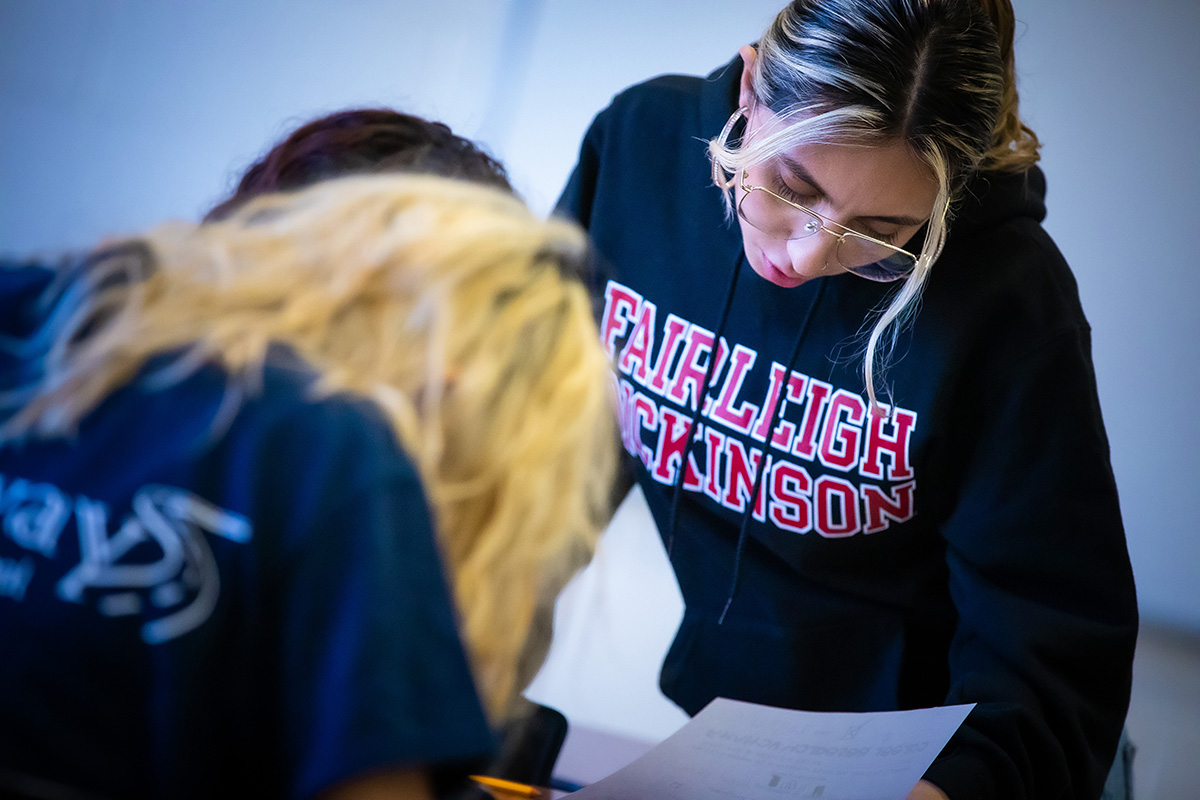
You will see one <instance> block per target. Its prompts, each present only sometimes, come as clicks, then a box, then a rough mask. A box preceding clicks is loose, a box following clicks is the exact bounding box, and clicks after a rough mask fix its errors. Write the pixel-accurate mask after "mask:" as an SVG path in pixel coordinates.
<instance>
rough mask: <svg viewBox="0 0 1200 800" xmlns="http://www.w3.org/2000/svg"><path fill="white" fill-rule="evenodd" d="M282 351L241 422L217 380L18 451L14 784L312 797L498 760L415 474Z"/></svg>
mask: <svg viewBox="0 0 1200 800" xmlns="http://www.w3.org/2000/svg"><path fill="white" fill-rule="evenodd" d="M281 355H283V354H281V353H275V354H274V356H273V358H272V359H271V362H270V363H269V364H268V366H267V368H266V369H265V372H264V374H263V381H262V385H261V391H259V392H257V393H255V394H253V395H252V396H250V397H248V398H244V399H243V402H242V404H241V405H240V406H236V407H235V408H236V411H235V413H234V414H233V415H232V416H231V418H229V419H222V408H228V407H229V406H223V405H222V404H223V401H225V400H226V399H227V395H226V377H225V375H224V373H223V372H221V371H220V370H218V369H216V368H206V369H203V370H202V371H200V372H199V373H198V374H196V375H193V376H192V377H191V378H189V379H187V380H186V381H184V382H183V383H180V384H178V385H176V386H174V387H172V388H170V389H166V390H162V391H153V390H152V389H151V388H149V387H148V386H147V385H144V384H141V383H135V384H133V385H130V386H128V387H126V388H125V389H123V390H121V391H119V392H117V393H115V394H114V395H112V396H111V397H109V398H108V399H107V400H106V401H104V402H103V403H102V404H101V405H100V406H99V407H98V408H97V409H96V410H95V411H94V412H93V413H91V414H90V415H89V416H88V417H87V418H86V419H85V420H84V422H83V423H82V425H81V427H80V430H79V432H78V435H77V436H76V437H75V438H73V439H71V440H55V441H34V442H27V443H25V444H22V445H5V446H0V643H3V644H2V646H3V650H4V654H3V657H0V776H3V775H6V773H17V774H22V775H31V776H35V777H38V778H45V779H50V780H53V781H55V782H58V783H61V784H66V785H69V786H72V787H77V788H79V789H83V790H86V791H88V792H91V793H95V794H99V795H104V796H112V797H123V798H134V797H201V796H219V795H228V794H229V793H230V792H233V793H237V794H250V793H255V794H259V795H262V796H289V797H310V796H312V795H314V794H316V793H317V792H320V791H321V790H323V789H326V788H328V787H329V786H330V785H331V784H333V783H335V782H337V781H339V780H342V779H345V778H348V777H353V776H355V775H357V774H359V773H362V772H364V771H367V770H371V769H374V768H380V767H386V766H406V765H419V766H423V767H430V768H433V769H434V771H435V772H436V771H437V768H439V767H450V768H453V767H456V766H458V765H463V764H467V763H474V762H476V761H477V760H478V759H480V758H485V757H486V756H487V755H488V753H489V752H490V750H491V748H492V746H493V739H492V732H491V731H490V729H489V727H488V725H487V722H486V720H485V717H484V714H483V711H482V709H481V707H480V703H479V700H478V697H477V695H476V691H475V688H474V685H473V683H472V678H471V674H470V671H469V668H468V664H467V660H466V657H465V655H464V651H463V647H462V645H461V642H460V640H459V638H458V634H457V626H456V616H455V611H454V608H453V605H452V602H451V599H450V595H449V591H448V587H447V583H446V579H445V576H444V574H443V567H442V564H441V561H440V559H439V553H438V549H437V545H436V542H435V539H434V534H433V525H432V522H431V518H430V512H429V509H428V508H427V506H426V502H425V498H424V494H423V492H422V488H421V485H420V481H419V479H418V476H417V474H416V472H415V470H414V467H413V465H412V464H411V463H410V461H409V460H408V459H407V458H406V457H405V455H404V453H403V452H402V451H401V449H400V447H399V446H398V444H397V442H396V439H395V437H394V435H393V432H392V429H391V428H390V426H389V425H388V424H387V423H386V422H385V421H384V420H383V419H382V417H381V416H380V414H379V413H378V411H377V409H376V408H375V407H374V406H372V405H371V404H369V403H367V402H365V401H362V400H359V399H355V398H348V397H344V396H336V397H329V398H325V399H321V400H319V401H317V400H313V399H312V398H311V397H310V392H309V387H310V385H311V381H312V374H311V372H310V371H309V370H307V369H305V368H304V367H303V365H300V364H296V363H293V362H294V359H287V358H286V357H284V358H279V357H278V356H281ZM9 779H10V780H11V775H10V776H9Z"/></svg>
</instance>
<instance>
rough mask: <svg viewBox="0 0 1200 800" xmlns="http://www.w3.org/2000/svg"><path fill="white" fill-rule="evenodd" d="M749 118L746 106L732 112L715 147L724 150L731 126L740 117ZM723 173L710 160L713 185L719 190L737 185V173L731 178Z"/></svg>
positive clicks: (719, 167)
mask: <svg viewBox="0 0 1200 800" xmlns="http://www.w3.org/2000/svg"><path fill="white" fill-rule="evenodd" d="M749 116H750V109H749V108H747V107H746V106H742V107H741V108H739V109H738V110H737V111H734V112H733V114H732V115H731V116H730V117H729V119H728V120H727V121H726V122H725V127H724V128H721V133H720V134H719V135H718V136H717V141H716V144H717V147H721V148H724V147H725V143H726V142H728V141H729V134H730V133H732V132H733V126H734V125H736V124H737V123H738V120H740V119H741V118H742V117H746V118H747V119H748V118H749ZM723 171H724V168H723V167H722V166H721V165H720V164H719V163H718V162H717V159H715V158H714V159H713V160H712V181H713V185H714V186H717V187H719V188H721V189H729V188H731V187H732V186H733V185H734V184H735V183H737V173H734V174H733V176H731V177H729V178H726V177H723V176H722V175H721V173H722V172H723Z"/></svg>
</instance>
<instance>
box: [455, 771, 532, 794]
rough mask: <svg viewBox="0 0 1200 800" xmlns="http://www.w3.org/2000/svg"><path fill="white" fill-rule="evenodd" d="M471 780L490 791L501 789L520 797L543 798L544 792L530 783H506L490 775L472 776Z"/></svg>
mask: <svg viewBox="0 0 1200 800" xmlns="http://www.w3.org/2000/svg"><path fill="white" fill-rule="evenodd" d="M468 777H470V779H471V780H473V781H475V782H476V783H478V784H480V785H481V786H485V787H487V788H489V789H499V790H500V791H502V792H508V793H509V794H515V795H518V796H520V797H541V796H542V790H541V789H539V788H537V787H536V786H530V785H529V784H528V783H517V782H516V781H506V780H504V779H503V778H493V777H491V776H489V775H470V776H468Z"/></svg>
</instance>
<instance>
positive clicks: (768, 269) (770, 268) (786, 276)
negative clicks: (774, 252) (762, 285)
mask: <svg viewBox="0 0 1200 800" xmlns="http://www.w3.org/2000/svg"><path fill="white" fill-rule="evenodd" d="M759 255H760V256H761V263H762V267H763V273H764V275H763V277H764V278H766V279H767V280H769V281H770V282H771V283H773V284H775V285H777V286H782V287H784V288H787V289H794V288H795V287H797V286H799V285H800V284H802V283H804V279H803V278H801V277H800V276H799V275H796V274H794V273H792V272H788V271H785V270H783V269H781V268H779V267H778V266H776V265H775V262H774V261H772V260H771V259H769V258H767V254H766V253H765V252H763V251H761V250H760V251H759Z"/></svg>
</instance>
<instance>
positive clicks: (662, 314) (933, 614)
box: [559, 60, 1137, 800]
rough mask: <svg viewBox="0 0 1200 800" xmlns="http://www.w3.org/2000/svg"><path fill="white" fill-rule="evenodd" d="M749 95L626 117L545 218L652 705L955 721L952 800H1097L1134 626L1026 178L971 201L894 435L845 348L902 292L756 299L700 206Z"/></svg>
mask: <svg viewBox="0 0 1200 800" xmlns="http://www.w3.org/2000/svg"><path fill="white" fill-rule="evenodd" d="M740 72H741V70H740V61H738V60H735V61H733V62H731V63H730V64H729V65H727V66H725V67H724V68H722V69H720V70H718V71H716V72H714V73H713V74H712V75H710V76H709V77H708V78H707V79H700V78H694V77H681V76H666V77H660V78H657V79H655V80H652V81H649V82H647V83H644V84H641V85H638V86H635V87H632V88H631V89H628V90H626V91H624V92H622V93H621V94H620V95H618V96H617V97H616V98H615V99H614V101H613V102H612V104H611V105H610V107H609V108H607V109H606V110H604V111H603V112H601V113H600V114H599V115H598V116H597V117H596V120H595V121H594V123H593V125H592V127H591V129H590V130H589V131H588V133H587V136H586V138H585V140H584V142H583V146H582V149H581V153H580V159H579V163H578V165H577V166H576V168H575V171H574V173H573V175H572V176H571V179H570V182H569V183H568V185H567V187H566V190H565V192H564V194H563V197H562V198H561V200H560V202H559V210H560V211H561V212H562V213H564V214H567V215H569V216H571V217H573V218H575V219H578V220H579V221H580V222H582V223H583V225H584V226H585V227H587V228H588V229H589V231H590V233H591V236H592V237H593V240H594V242H595V246H596V250H597V259H596V260H597V274H596V284H595V290H596V292H597V295H598V298H599V301H600V304H601V311H600V317H599V322H600V325H601V334H602V336H603V338H604V341H605V343H606V345H607V346H608V347H609V350H610V352H611V353H612V355H613V357H614V359H615V363H616V367H617V370H618V375H617V378H618V380H617V384H618V393H619V400H620V414H621V423H622V431H623V438H624V443H625V447H626V449H627V450H628V451H629V453H630V454H631V456H632V457H633V458H632V462H633V469H634V471H635V476H636V480H637V481H638V483H639V484H640V485H641V487H642V488H643V490H644V491H645V494H646V498H647V501H648V503H649V505H650V509H651V511H652V512H653V514H654V517H655V520H656V522H657V523H658V526H659V529H660V531H661V532H662V534H663V536H664V538H665V539H666V540H667V545H668V547H669V549H670V551H671V562H672V564H673V566H674V570H675V574H676V577H677V578H678V580H679V584H680V588H681V590H682V592H683V597H684V601H685V604H686V611H685V614H684V619H683V623H682V625H681V627H680V629H679V631H678V633H677V635H676V638H675V641H674V643H673V645H672V646H671V649H670V651H669V652H668V654H667V657H666V660H665V662H664V664H663V667H662V674H661V683H662V687H663V690H664V692H665V693H666V694H667V696H668V697H670V698H672V699H673V700H674V701H675V702H677V703H678V704H679V705H680V706H682V707H683V708H684V709H685V710H686V711H687V712H688V713H691V714H694V713H696V712H697V711H698V710H699V709H700V708H702V707H703V706H704V705H705V704H706V703H707V702H708V701H709V700H711V699H712V698H713V697H717V696H723V697H732V698H736V699H741V700H748V701H754V702H759V703H766V704H771V705H777V706H786V707H792V708H804V709H810V710H837V711H872V710H887V709H904V708H915V707H923V706H933V705H939V704H948V703H976V704H977V706H976V708H975V710H974V711H973V712H972V713H971V715H970V716H969V717H968V719H967V721H966V723H965V724H964V726H963V728H962V729H961V730H960V731H959V732H958V734H956V736H955V737H954V738H953V739H952V741H951V743H950V744H949V745H948V746H947V747H946V749H945V750H944V751H943V753H942V754H941V755H940V756H939V758H938V759H937V761H936V762H935V763H934V764H933V766H932V767H931V768H930V770H929V772H928V773H927V775H926V777H927V778H928V779H929V780H931V781H932V782H934V783H935V784H937V785H938V786H939V787H941V788H942V789H943V790H944V791H945V792H946V793H947V794H948V795H949V796H950V797H951V798H967V797H971V798H974V797H998V798H1000V797H1002V798H1023V797H1028V798H1032V797H1055V798H1057V797H1078V798H1086V799H1087V800H1094V798H1096V797H1098V796H1099V795H1100V791H1101V786H1102V784H1103V781H1104V777H1105V774H1106V773H1107V771H1108V767H1109V765H1110V764H1111V762H1112V759H1113V755H1114V752H1115V749H1116V746H1117V741H1118V736H1119V734H1120V731H1121V727H1122V723H1123V721H1124V718H1125V712H1126V709H1127V706H1128V700H1129V688H1130V673H1131V665H1132V659H1133V649H1134V643H1135V638H1136V631H1137V610H1136V600H1135V596H1134V587H1133V578H1132V574H1131V571H1130V566H1129V559H1128V555H1127V551H1126V546H1125V537H1124V532H1123V528H1122V524H1121V516H1120V510H1119V507H1118V503H1117V492H1116V487H1115V485H1114V482H1113V476H1112V471H1111V468H1110V465H1109V453H1108V442H1107V439H1106V436H1105V433H1104V426H1103V422H1102V420H1101V415H1100V408H1099V404H1098V400H1097V396H1096V389H1095V379H1094V376H1093V371H1092V363H1091V356H1090V336H1089V328H1088V324H1087V321H1086V320H1085V318H1084V315H1083V312H1082V310H1081V308H1080V303H1079V298H1078V292H1077V289H1076V285H1075V281H1074V278H1073V277H1072V275H1071V272H1070V270H1069V269H1068V267H1067V265H1066V263H1065V262H1064V260H1063V258H1062V256H1061V255H1060V254H1059V252H1058V250H1057V249H1056V247H1055V246H1054V243H1053V242H1052V241H1051V239H1050V238H1049V236H1048V235H1047V234H1046V232H1045V231H1044V230H1043V229H1042V227H1041V224H1040V222H1041V220H1042V218H1043V217H1044V215H1045V206H1044V204H1043V200H1042V198H1043V195H1044V190H1045V183H1044V179H1043V177H1042V173H1041V172H1040V171H1039V170H1037V169H1033V170H1030V171H1029V172H1028V173H1025V174H1021V175H1001V174H984V175H981V176H979V177H978V178H977V179H976V180H974V182H973V183H972V184H971V185H970V186H969V187H968V191H967V193H966V196H965V198H964V200H963V201H962V202H961V204H960V207H959V208H958V209H957V211H958V214H957V217H956V220H955V222H954V223H953V225H952V227H951V230H950V234H949V240H948V243H947V245H946V248H945V251H944V252H943V255H942V256H941V258H940V260H939V261H938V262H937V264H936V265H935V267H934V270H933V273H932V277H931V278H930V281H929V283H928V285H927V288H926V291H925V294H924V299H923V301H922V303H921V309H920V313H919V314H918V316H917V317H916V319H915V322H914V323H913V324H912V325H911V326H910V327H909V328H907V329H906V330H905V332H904V333H903V335H902V336H901V338H900V341H899V344H898V346H897V348H896V358H895V361H894V363H893V366H892V368H891V369H890V371H889V372H887V374H886V376H885V379H884V382H883V386H884V387H885V389H886V390H885V391H884V392H883V393H881V400H884V401H886V402H887V403H888V404H889V407H890V411H891V412H892V413H891V416H890V418H888V417H880V416H875V415H872V414H871V413H870V412H869V410H868V407H867V401H866V399H865V391H864V384H863V378H862V374H861V347H862V344H863V336H862V331H864V330H866V329H867V327H866V326H865V323H868V321H869V320H870V319H871V314H872V310H873V309H877V308H879V307H880V306H881V304H883V303H884V301H885V299H886V298H887V296H888V292H889V291H891V290H892V288H893V287H892V286H889V285H886V284H876V283H872V282H870V281H866V280H863V279H861V278H858V277H855V276H853V275H849V274H843V275H838V276H832V277H823V278H819V279H817V280H813V281H809V282H807V283H805V284H803V285H802V286H800V287H798V288H795V289H783V288H780V287H778V286H775V285H773V284H771V283H769V282H768V281H766V280H764V279H762V278H760V277H758V276H757V275H756V274H755V273H754V272H753V270H752V269H751V268H750V267H749V266H748V265H747V263H746V261H745V258H744V257H743V255H742V243H741V237H740V233H739V230H738V227H737V225H736V224H735V223H734V222H733V221H730V220H728V219H727V218H726V216H725V210H724V207H723V204H722V200H721V196H720V191H719V190H718V189H717V188H716V187H714V186H713V185H712V182H711V177H710V167H709V162H708V160H707V158H706V154H705V146H706V143H707V141H708V140H710V139H711V138H713V137H714V136H715V135H716V134H717V133H718V132H719V131H720V130H721V127H722V126H723V125H724V123H725V121H726V119H728V117H729V116H730V114H731V113H732V112H733V110H734V108H735V100H736V94H737V85H738V78H739V77H740ZM727 303H728V309H727V310H725V309H724V307H725V306H726V304H727ZM723 317H724V319H723ZM718 329H719V330H718ZM714 335H717V338H718V339H719V344H718V346H717V348H716V350H717V354H716V362H715V364H713V363H711V362H712V359H711V357H710V356H711V354H712V351H713V346H712V342H713V339H714ZM710 366H711V367H712V369H711V370H710V369H709V367H710ZM789 366H790V369H789ZM706 377H709V378H710V383H709V386H710V390H709V392H708V395H707V398H708V399H707V401H706V404H705V411H704V413H703V414H701V415H700V418H699V420H698V428H697V438H696V440H695V441H694V442H693V443H692V444H691V445H690V447H688V446H687V445H686V442H687V439H688V437H687V436H686V431H687V429H688V425H689V421H690V420H691V419H692V416H693V413H694V411H693V409H694V408H695V397H696V393H697V391H698V387H699V386H700V385H702V384H703V383H704V381H705V378H706ZM785 384H786V395H785V402H784V404H783V408H782V418H780V419H775V418H772V417H771V416H770V414H769V410H770V409H771V407H772V406H773V405H775V398H778V397H779V395H780V394H781V389H782V388H783V387H784V386H785ZM764 409H767V412H768V413H764ZM768 433H770V434H771V436H770V439H771V444H770V446H769V447H767V446H766V441H767V435H768ZM685 448H686V453H687V459H688V470H687V471H686V474H685V477H684V481H683V485H682V487H681V490H680V491H679V496H678V498H676V497H675V493H676V484H677V483H678V482H679V481H678V478H679V464H680V463H681V461H682V459H683V457H684V452H685ZM764 450H765V451H766V452H765V455H764ZM764 459H765V461H766V471H765V472H764V473H763V476H762V477H763V480H762V487H761V491H760V492H759V493H758V495H757V497H758V500H757V502H756V503H754V504H753V507H751V506H752V504H751V503H750V500H749V498H750V497H751V496H752V490H753V487H754V485H755V479H756V478H757V477H759V475H758V473H759V467H760V466H761V465H762V464H763V461H764ZM743 525H744V526H745V528H744V534H742V531H743ZM740 534H741V535H740ZM731 598H732V599H731Z"/></svg>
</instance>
